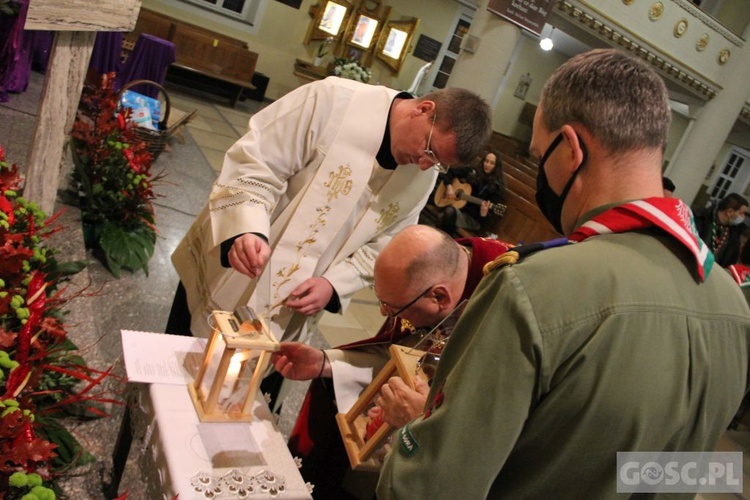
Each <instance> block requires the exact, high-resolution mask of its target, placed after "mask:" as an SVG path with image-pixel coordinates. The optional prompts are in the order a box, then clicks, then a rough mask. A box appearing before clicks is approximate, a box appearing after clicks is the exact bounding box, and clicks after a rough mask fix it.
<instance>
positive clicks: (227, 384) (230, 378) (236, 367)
mask: <svg viewBox="0 0 750 500" xmlns="http://www.w3.org/2000/svg"><path fill="white" fill-rule="evenodd" d="M242 359H243V356H242V353H239V352H238V353H236V354H234V355H233V356H232V359H231V360H230V361H229V368H227V376H226V377H224V384H223V385H222V386H221V393H220V394H219V401H225V400H226V399H227V398H228V397H230V396H231V395H232V393H233V392H234V386H235V384H236V383H237V377H239V375H240V369H241V368H242Z"/></svg>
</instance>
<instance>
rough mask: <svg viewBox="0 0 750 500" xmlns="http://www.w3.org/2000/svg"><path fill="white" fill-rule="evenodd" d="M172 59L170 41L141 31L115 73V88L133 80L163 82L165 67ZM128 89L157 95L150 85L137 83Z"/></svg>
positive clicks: (172, 45)
mask: <svg viewBox="0 0 750 500" xmlns="http://www.w3.org/2000/svg"><path fill="white" fill-rule="evenodd" d="M174 61H175V48H174V44H173V43H172V42H170V41H168V40H164V39H162V38H159V37H156V36H153V35H149V34H148V33H141V34H140V35H138V40H136V42H135V47H134V48H133V52H132V53H131V54H130V55H129V56H128V58H127V60H126V61H125V64H124V65H123V68H122V71H121V72H120V73H119V74H118V75H117V88H118V89H119V88H122V86H123V85H125V84H127V83H128V82H131V81H133V80H151V81H152V82H156V83H158V84H163V83H164V77H166V75H167V68H168V67H169V65H170V64H172V63H173V62H174ZM130 90H132V91H134V92H138V93H139V94H143V95H146V96H149V97H153V98H155V99H156V98H158V97H159V90H158V89H157V88H156V87H154V86H152V85H138V86H136V87H133V88H131V89H130Z"/></svg>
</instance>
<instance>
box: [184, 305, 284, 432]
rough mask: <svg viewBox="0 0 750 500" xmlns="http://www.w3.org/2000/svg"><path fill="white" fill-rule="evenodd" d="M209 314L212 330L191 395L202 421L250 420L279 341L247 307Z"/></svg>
mask: <svg viewBox="0 0 750 500" xmlns="http://www.w3.org/2000/svg"><path fill="white" fill-rule="evenodd" d="M212 317H213V321H214V331H213V333H212V334H211V338H210V339H209V341H208V344H207V345H206V350H205V352H204V354H203V363H202V364H201V368H200V370H199V371H198V374H197V375H196V377H195V380H194V381H193V383H191V384H188V391H189V392H190V398H191V399H192V400H193V404H194V405H195V410H196V412H197V413H198V418H199V419H200V420H201V421H202V422H249V421H252V420H253V416H252V414H251V411H250V410H251V409H252V406H253V402H254V401H255V397H256V395H257V393H258V388H259V387H260V381H261V379H262V378H263V375H265V372H266V368H267V367H268V363H269V361H270V358H271V353H272V352H273V351H277V350H278V349H279V343H278V341H277V340H276V338H275V337H274V335H273V333H271V331H270V330H269V329H268V327H267V325H266V324H265V322H264V321H263V319H262V318H259V317H257V316H256V315H255V313H253V312H252V310H251V309H250V308H248V307H243V308H240V309H239V310H237V312H236V313H235V314H232V313H229V312H225V311H214V312H213V313H212Z"/></svg>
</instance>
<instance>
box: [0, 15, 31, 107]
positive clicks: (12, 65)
mask: <svg viewBox="0 0 750 500" xmlns="http://www.w3.org/2000/svg"><path fill="white" fill-rule="evenodd" d="M18 3H19V4H20V6H21V9H20V11H19V12H18V14H17V15H15V16H8V15H5V14H3V15H0V102H7V101H8V92H23V91H24V90H26V86H27V85H28V84H29V72H30V71H31V40H30V39H29V37H26V36H24V30H23V25H24V23H25V22H26V12H27V11H28V9H29V0H20V2H18Z"/></svg>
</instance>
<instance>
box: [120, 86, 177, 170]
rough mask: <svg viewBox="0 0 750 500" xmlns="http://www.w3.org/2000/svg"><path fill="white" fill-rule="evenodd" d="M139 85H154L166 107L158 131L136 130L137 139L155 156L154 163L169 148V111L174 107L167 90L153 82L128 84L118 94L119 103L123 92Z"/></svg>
mask: <svg viewBox="0 0 750 500" xmlns="http://www.w3.org/2000/svg"><path fill="white" fill-rule="evenodd" d="M137 85H152V86H154V87H156V88H158V89H159V92H160V93H161V95H160V100H161V99H162V96H163V101H164V106H163V109H162V113H161V120H159V123H158V130H151V129H148V128H145V127H135V129H134V130H135V135H136V137H137V138H138V139H140V140H142V141H143V142H145V143H146V146H147V148H148V151H149V153H151V154H152V155H153V157H154V161H156V159H157V158H158V157H159V155H160V154H161V152H162V151H164V148H165V147H166V146H167V140H168V139H169V133H168V131H167V122H168V121H169V111H170V109H171V107H172V105H171V103H170V102H169V94H168V93H167V90H166V89H165V88H164V87H162V86H161V85H159V84H158V83H156V82H153V81H151V80H133V81H131V82H128V83H126V84H125V85H123V86H122V88H121V89H120V92H119V93H118V94H117V102H118V103H119V102H120V97H122V93H123V92H125V91H126V90H129V89H131V88H133V87H135V86H137Z"/></svg>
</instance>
